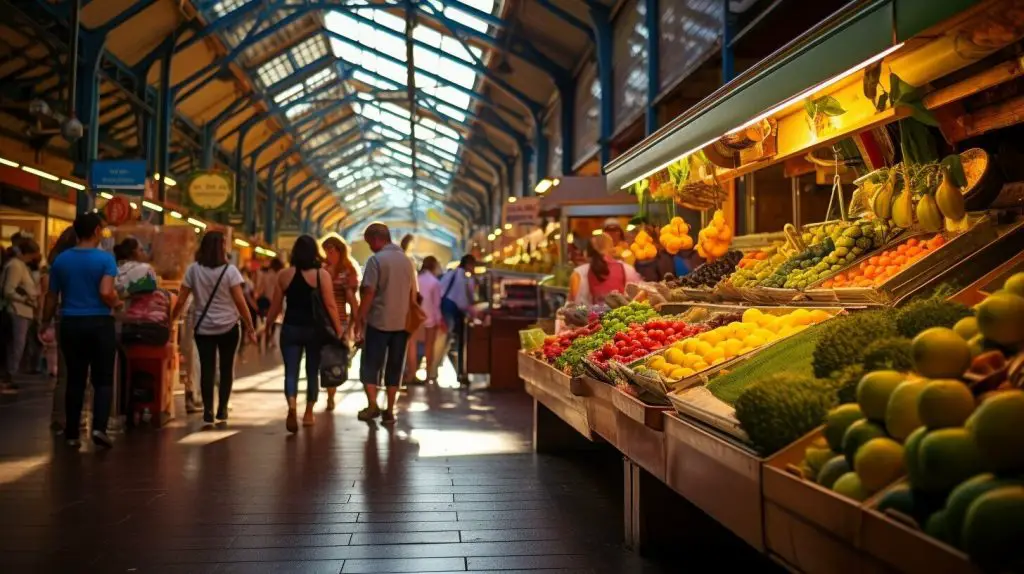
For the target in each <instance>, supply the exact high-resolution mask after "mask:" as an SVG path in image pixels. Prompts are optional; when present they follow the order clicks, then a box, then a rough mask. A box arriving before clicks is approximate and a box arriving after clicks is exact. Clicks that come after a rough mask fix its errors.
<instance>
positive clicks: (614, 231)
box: [601, 217, 629, 258]
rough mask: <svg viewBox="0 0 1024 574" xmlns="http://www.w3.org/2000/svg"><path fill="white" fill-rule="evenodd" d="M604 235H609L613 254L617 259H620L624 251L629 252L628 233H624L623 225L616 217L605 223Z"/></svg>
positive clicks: (602, 228) (603, 227)
mask: <svg viewBox="0 0 1024 574" xmlns="http://www.w3.org/2000/svg"><path fill="white" fill-rule="evenodd" d="M601 231H602V233H603V235H607V236H608V237H609V238H611V240H612V253H613V255H614V256H615V258H619V257H621V255H622V252H623V251H627V250H629V243H628V242H627V241H626V233H625V232H624V231H622V224H621V223H619V220H618V219H616V218H614V217H609V218H608V219H606V220H605V221H604V225H603V226H602V227H601Z"/></svg>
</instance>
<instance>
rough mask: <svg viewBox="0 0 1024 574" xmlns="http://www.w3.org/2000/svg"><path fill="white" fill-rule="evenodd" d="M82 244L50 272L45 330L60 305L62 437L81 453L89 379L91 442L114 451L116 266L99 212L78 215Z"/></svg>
mask: <svg viewBox="0 0 1024 574" xmlns="http://www.w3.org/2000/svg"><path fill="white" fill-rule="evenodd" d="M73 227H74V229H75V235H76V236H78V244H77V245H76V246H75V247H74V248H72V249H68V250H67V251H65V252H63V253H61V254H60V255H59V256H58V257H57V259H55V260H54V262H53V266H52V268H51V269H50V288H49V291H47V293H46V304H45V307H44V309H43V325H49V324H50V321H52V320H53V316H54V312H55V311H56V309H57V301H58V298H59V300H60V313H61V326H60V327H61V329H60V348H61V350H62V351H63V352H64V360H65V362H66V364H67V367H68V387H67V396H66V399H65V407H66V409H67V424H66V425H65V426H64V436H65V438H66V439H67V443H68V445H69V446H71V447H74V448H78V446H79V445H80V444H81V443H80V441H79V438H78V433H79V421H80V419H81V416H82V402H83V397H84V395H85V384H86V380H88V379H89V378H90V377H91V383H92V387H93V407H92V412H93V419H92V442H93V443H94V444H96V445H97V446H102V447H107V448H109V447H111V446H113V441H112V440H111V439H110V437H109V436H107V421H108V419H109V418H110V407H111V403H112V402H113V395H112V393H113V381H114V355H115V349H116V339H115V335H114V317H113V315H112V314H111V310H112V309H113V308H114V307H116V306H117V305H118V304H119V302H120V299H119V297H118V296H117V291H116V290H115V289H114V277H116V276H117V262H116V261H114V256H113V255H111V254H110V253H107V252H106V251H103V250H101V249H99V243H100V239H101V237H102V228H103V222H102V221H101V220H100V218H99V216H98V215H96V214H95V213H86V214H83V215H79V216H78V217H77V218H76V219H75V222H74V225H73Z"/></svg>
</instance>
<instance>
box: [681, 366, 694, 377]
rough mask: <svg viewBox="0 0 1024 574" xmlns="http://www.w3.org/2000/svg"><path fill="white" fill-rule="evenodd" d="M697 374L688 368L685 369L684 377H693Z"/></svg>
mask: <svg viewBox="0 0 1024 574" xmlns="http://www.w3.org/2000/svg"><path fill="white" fill-rule="evenodd" d="M695 374H697V372H696V371H694V370H693V369H688V368H686V367H683V377H691V376H693V375H695Z"/></svg>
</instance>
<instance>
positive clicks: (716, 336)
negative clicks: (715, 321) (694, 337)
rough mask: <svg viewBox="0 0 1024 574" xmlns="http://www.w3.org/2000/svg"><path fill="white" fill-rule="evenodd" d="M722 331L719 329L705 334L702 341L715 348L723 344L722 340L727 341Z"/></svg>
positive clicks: (701, 337)
mask: <svg viewBox="0 0 1024 574" xmlns="http://www.w3.org/2000/svg"><path fill="white" fill-rule="evenodd" d="M721 329H722V328H721V327H719V328H718V329H712V330H710V331H707V332H705V333H701V334H700V340H701V341H703V342H705V343H707V344H709V345H711V346H715V345H717V344H719V343H721V342H722V340H723V339H725V336H724V334H723V333H722V331H721Z"/></svg>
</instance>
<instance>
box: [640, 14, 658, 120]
mask: <svg viewBox="0 0 1024 574" xmlns="http://www.w3.org/2000/svg"><path fill="white" fill-rule="evenodd" d="M643 2H644V8H645V10H646V12H645V14H644V18H645V24H646V26H647V109H646V110H644V133H646V134H647V135H651V134H653V133H654V132H656V131H658V108H657V106H655V103H654V100H655V98H657V97H658V92H660V91H661V72H660V71H659V70H660V67H661V52H660V51H659V50H660V47H661V46H660V44H659V43H658V40H659V39H660V38H661V31H660V30H659V25H658V24H659V21H658V16H659V15H660V14H661V12H660V9H661V7H660V6H659V5H658V0H643Z"/></svg>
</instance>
